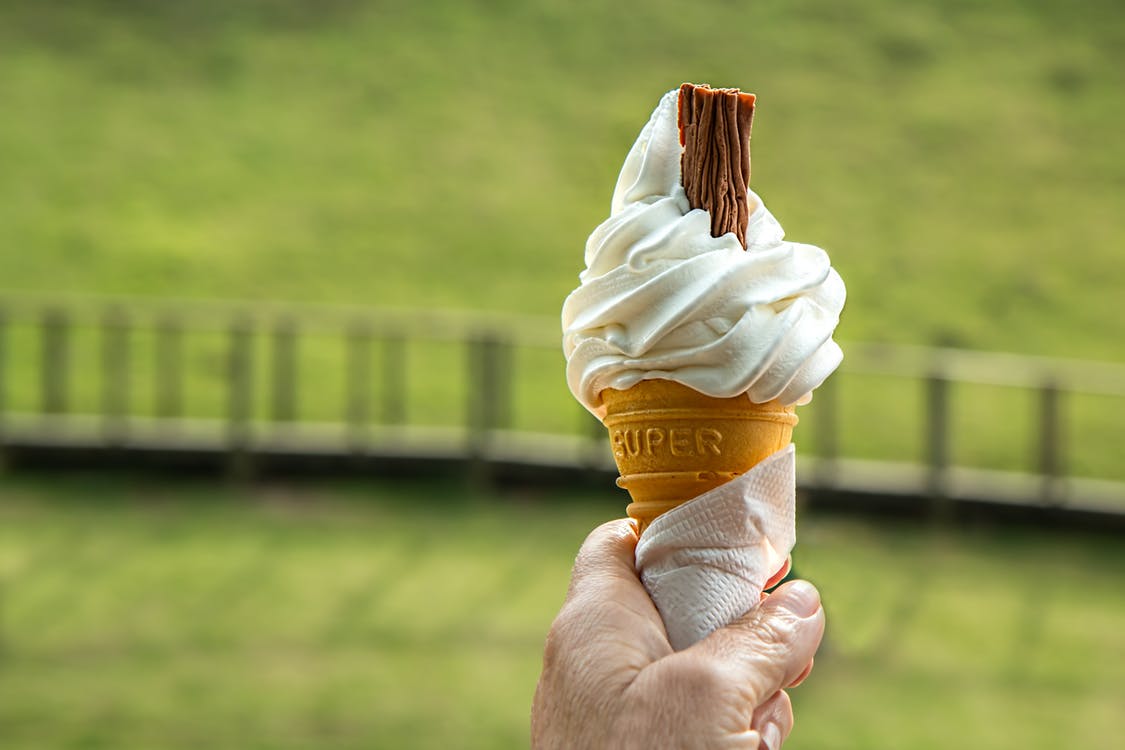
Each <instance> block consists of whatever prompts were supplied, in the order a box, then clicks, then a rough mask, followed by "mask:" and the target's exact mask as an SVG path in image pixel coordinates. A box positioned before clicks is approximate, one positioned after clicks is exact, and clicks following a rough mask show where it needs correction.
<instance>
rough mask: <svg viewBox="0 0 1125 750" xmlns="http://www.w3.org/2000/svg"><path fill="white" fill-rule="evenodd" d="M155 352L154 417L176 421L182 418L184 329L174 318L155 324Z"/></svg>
mask: <svg viewBox="0 0 1125 750" xmlns="http://www.w3.org/2000/svg"><path fill="white" fill-rule="evenodd" d="M155 349H156V363H155V364H156V370H155V375H156V384H155V385H156V388H155V396H156V403H155V404H154V406H155V412H156V416H157V417H161V418H163V419H178V418H179V417H181V416H182V415H183V411H182V410H183V329H182V326H181V325H180V321H179V320H178V319H177V317H176V316H175V315H173V314H171V313H168V314H165V315H163V316H161V318H160V319H159V320H158V321H157V323H156V341H155Z"/></svg>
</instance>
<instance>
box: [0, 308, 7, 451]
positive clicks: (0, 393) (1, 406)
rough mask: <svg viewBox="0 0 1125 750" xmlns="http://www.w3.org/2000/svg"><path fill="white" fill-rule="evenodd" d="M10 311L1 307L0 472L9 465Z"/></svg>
mask: <svg viewBox="0 0 1125 750" xmlns="http://www.w3.org/2000/svg"><path fill="white" fill-rule="evenodd" d="M7 347H8V311H7V310H5V309H4V308H2V307H0V473H3V471H4V469H5V468H6V467H7V465H8V457H7V450H6V446H7V443H8V437H7V424H6V418H5V414H6V413H7V410H8V379H7V376H8V364H7V363H8V348H7Z"/></svg>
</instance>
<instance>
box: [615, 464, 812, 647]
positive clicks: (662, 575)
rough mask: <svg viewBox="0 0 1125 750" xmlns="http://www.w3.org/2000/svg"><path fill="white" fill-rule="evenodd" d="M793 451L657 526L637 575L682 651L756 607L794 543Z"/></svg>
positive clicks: (643, 548)
mask: <svg viewBox="0 0 1125 750" xmlns="http://www.w3.org/2000/svg"><path fill="white" fill-rule="evenodd" d="M795 481H796V458H795V452H794V449H793V446H792V445H789V446H787V447H786V448H784V449H782V450H780V451H778V452H777V453H775V454H773V455H772V456H770V457H769V458H767V459H766V460H764V461H762V462H761V463H759V464H758V465H757V466H755V467H753V468H752V469H750V471H748V472H746V473H745V474H743V475H741V476H739V477H736V478H735V479H733V480H732V481H730V482H727V483H726V484H724V485H722V486H721V487H717V488H715V489H713V490H711V491H710V492H706V493H704V494H702V495H700V496H699V497H697V498H695V499H693V500H691V501H689V502H687V503H684V504H683V505H681V506H679V507H677V508H674V509H672V510H670V511H668V512H667V513H665V514H664V515H662V516H660V517H659V518H657V519H656V520H655V521H653V522H652V524H651V525H650V526H649V527H648V528H647V529H645V531H644V533H643V534H641V538H640V541H638V543H637V571H638V572H639V573H640V576H641V581H642V582H644V585H645V588H646V589H648V593H649V595H650V596H651V597H652V599H653V601H654V602H656V608H657V609H658V610H659V611H660V616H661V617H662V618H663V619H664V626H665V628H666V629H667V631H668V639H669V640H670V641H671V643H672V647H673V648H675V649H676V650H677V651H679V650H681V649H684V648H687V647H688V646H690V645H691V644H693V643H695V642H696V641H699V640H702V639H703V638H705V637H706V636H708V635H709V634H710V633H712V632H713V631H715V630H718V629H719V628H721V627H723V626H724V625H727V624H728V623H730V622H732V621H733V620H735V619H737V618H738V617H740V616H742V615H743V614H745V613H746V612H748V611H749V610H750V609H752V608H753V607H756V606H757V605H758V602H759V600H760V598H761V593H762V589H763V588H764V587H765V584H766V581H768V580H769V578H770V576H772V575H773V574H774V573H776V572H777V571H778V570H780V569H781V566H782V565H783V564H784V563H785V560H786V558H787V557H788V556H789V552H790V551H791V550H792V549H793V544H794V543H795V541H796V527H795V524H794V520H795V505H796V493H795Z"/></svg>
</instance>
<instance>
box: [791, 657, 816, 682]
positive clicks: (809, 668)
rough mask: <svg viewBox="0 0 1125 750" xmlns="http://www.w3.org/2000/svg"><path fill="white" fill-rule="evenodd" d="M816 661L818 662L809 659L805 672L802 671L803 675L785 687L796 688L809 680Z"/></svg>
mask: <svg viewBox="0 0 1125 750" xmlns="http://www.w3.org/2000/svg"><path fill="white" fill-rule="evenodd" d="M815 661H816V659H809V663H808V664H807V665H806V666H805V668H804V669H803V670H801V674H799V675H797V679H795V680H793V681H792V682H790V683H789V684H788V685H786V686H785V687H787V688H795V687H797V686H798V685H800V684H801V683H802V682H804V681H805V680H807V679H808V677H809V675H810V674H812V668H813V663H814V662H815Z"/></svg>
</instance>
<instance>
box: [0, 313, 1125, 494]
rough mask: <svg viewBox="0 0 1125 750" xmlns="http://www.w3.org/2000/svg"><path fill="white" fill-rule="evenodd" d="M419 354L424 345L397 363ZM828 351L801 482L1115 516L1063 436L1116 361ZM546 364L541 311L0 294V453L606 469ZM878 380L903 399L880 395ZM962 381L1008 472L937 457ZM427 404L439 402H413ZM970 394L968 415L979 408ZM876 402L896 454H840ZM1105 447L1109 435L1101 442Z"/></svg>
mask: <svg viewBox="0 0 1125 750" xmlns="http://www.w3.org/2000/svg"><path fill="white" fill-rule="evenodd" d="M204 343H205V344H206V346H203V344H204ZM434 346H439V347H441V348H442V349H441V356H438V355H437V354H436V353H435V354H434V356H433V357H432V358H427V356H422V355H419V354H418V353H417V352H418V351H419V350H420V349H424V348H425V347H434ZM434 351H435V352H436V351H437V350H436V349H435V350H434ZM845 351H846V352H847V358H846V361H845V365H844V366H843V367H842V369H841V372H840V373H839V374H837V375H836V376H834V377H833V378H832V379H830V380H829V381H828V383H826V384H825V385H824V386H823V387H821V388H820V389H818V391H817V393H816V398H815V399H814V402H813V404H812V405H810V406H809V407H806V408H804V409H802V410H801V412H802V422H803V424H802V426H801V427H800V428H799V430H801V432H800V435H801V436H802V440H801V441H800V443H799V453H800V456H801V458H800V461H801V471H800V477H801V482H802V485H803V486H805V487H806V488H807V489H810V490H813V491H821V492H825V493H844V494H847V493H860V494H864V493H866V494H876V495H878V494H882V495H893V496H899V497H910V496H914V497H924V498H928V499H930V500H931V501H933V502H934V503H935V504H936V505H937V506H938V507H940V506H941V505H942V502H943V501H944V500H948V499H953V500H957V499H961V500H972V501H976V500H980V501H984V502H994V503H1006V504H1014V505H1035V506H1046V507H1054V508H1058V507H1066V508H1070V509H1076V510H1082V511H1089V512H1098V513H1110V514H1122V513H1125V482H1123V481H1122V480H1123V479H1125V470H1120V469H1121V467H1118V466H1117V465H1116V463H1115V460H1114V459H1113V458H1112V455H1111V457H1110V458H1108V459H1106V458H1105V446H1104V445H1101V446H1100V447H1101V449H1102V456H1103V458H1102V459H1101V460H1102V463H1101V464H1100V465H1099V466H1095V469H1097V470H1099V471H1100V472H1101V474H1102V475H1101V476H1099V475H1097V474H1096V473H1095V474H1093V475H1090V476H1075V475H1074V473H1073V472H1072V471H1071V470H1070V467H1071V466H1072V464H1073V463H1074V462H1073V459H1074V457H1075V451H1076V450H1085V449H1084V448H1081V447H1076V444H1075V440H1074V438H1075V436H1076V434H1077V433H1078V432H1080V431H1083V430H1085V425H1079V426H1078V428H1079V429H1075V427H1076V426H1075V423H1074V417H1073V414H1072V413H1071V411H1070V407H1071V404H1072V402H1073V401H1074V400H1075V399H1086V400H1087V401H1089V400H1090V399H1094V400H1095V402H1096V404H1095V406H1094V407H1092V408H1093V410H1094V412H1095V413H1094V416H1093V417H1091V419H1094V421H1096V422H1098V424H1100V425H1101V429H1103V430H1112V429H1114V428H1116V427H1120V426H1121V425H1122V424H1123V423H1125V420H1123V419H1122V417H1125V409H1122V405H1123V404H1125V366H1122V365H1118V364H1108V363H1094V362H1076V361H1064V360H1054V359H1046V358H1037V357H1025V356H1017V355H1002V354H995V353H985V352H971V351H963V350H952V349H934V348H925V347H909V346H889V345H876V344H862V343H855V342H851V343H845ZM531 360H535V362H534V364H531V365H529V364H528V363H529V361H531ZM310 361H313V362H319V363H320V364H319V365H318V366H316V367H311V368H310V365H309V362H310ZM200 362H203V363H205V365H206V367H204V368H203V370H200V369H199V367H197V366H196V365H198V364H199V363H200ZM193 368H194V369H193ZM562 370H563V360H562V355H561V352H560V351H559V343H558V332H557V329H556V323H555V321H552V320H541V319H531V318H525V317H508V316H488V315H481V314H469V313H458V314H452V313H434V312H419V311H394V310H377V309H362V308H343V307H316V306H306V307H293V306H289V307H279V306H268V305H259V306H255V307H249V306H244V305H233V304H219V303H200V302H157V301H143V300H105V299H78V300H68V301H66V302H56V301H50V300H43V299H32V298H27V297H10V298H9V299H7V300H3V299H0V460H3V459H5V458H6V460H7V462H8V463H11V464H19V463H22V462H25V461H27V460H30V459H29V457H31V458H34V457H37V456H38V457H43V456H48V457H50V456H54V457H55V458H57V459H59V460H61V461H62V463H63V464H64V465H65V463H66V460H65V459H66V458H67V457H71V458H73V457H75V456H81V455H86V456H88V457H90V458H91V460H92V461H94V462H95V463H96V462H102V461H105V460H107V459H108V458H109V457H116V458H117V459H118V460H125V461H126V462H129V461H133V462H136V461H141V460H148V459H149V458H152V457H153V456H155V455H157V454H166V455H181V456H186V455H193V456H196V457H199V456H210V457H212V458H214V459H217V460H221V461H223V462H225V463H226V464H228V465H230V466H232V467H243V469H245V468H246V467H247V466H252V465H254V464H255V463H259V464H260V463H263V462H268V459H270V458H271V457H272V458H273V459H275V460H274V464H273V465H274V466H275V467H276V466H278V465H280V466H281V468H284V467H285V465H286V463H287V462H288V463H290V464H292V465H296V464H298V463H300V462H301V460H302V459H307V458H310V457H315V458H318V459H327V458H332V457H337V458H348V459H353V460H354V459H355V458H356V457H370V458H377V459H384V460H390V459H395V458H398V459H403V460H415V461H418V462H422V463H425V462H429V465H437V464H436V463H434V462H440V461H446V462H462V463H467V464H468V465H470V466H473V467H476V469H475V470H477V471H487V469H488V467H489V466H493V467H495V466H501V465H503V466H522V467H524V468H525V469H527V470H528V472H530V473H532V474H534V473H536V472H539V473H543V472H547V473H549V472H557V471H580V472H587V473H589V472H593V473H595V474H597V475H598V476H599V477H603V476H608V475H612V473H613V472H612V462H611V461H610V456H609V450H608V446H607V442H606V438H605V434H604V431H603V430H602V428H601V426H600V425H599V424H598V423H597V421H596V420H594V419H593V418H592V417H590V416H589V415H587V414H585V412H584V411H582V410H580V409H579V408H578V407H577V406H575V405H574V403H573V400H572V399H570V397H569V394H568V393H567V392H566V389H565V385H564V384H563V382H562ZM419 373H421V374H422V375H423V376H424V377H420V375H419ZM888 379H890V380H895V381H901V382H904V383H910V384H911V385H910V388H914V389H916V390H917V391H918V394H917V395H916V396H910V397H904V398H903V399H902V404H900V405H899V406H895V405H894V404H893V403H891V404H884V403H883V401H884V399H883V398H882V396H881V393H882V392H883V391H884V390H885V388H886V386H885V385H880V383H884V384H885V383H886V382H887V381H888ZM865 380H866V381H875V382H871V383H868V384H867V385H866V386H863V385H862V383H863V382H864V381H865ZM423 381H424V382H423ZM974 386H983V387H985V388H991V389H996V388H1001V389H1014V390H1018V391H1020V392H1021V393H1024V394H1028V395H1030V396H1031V397H1030V399H1029V400H1026V399H1025V400H1026V401H1027V403H1028V404H1029V412H1030V413H1029V414H1024V415H1022V416H1021V417H1019V422H1020V425H1021V426H1020V427H1019V428H1018V429H1015V430H1009V431H1008V432H1007V433H1001V434H1000V437H998V438H996V440H997V442H1004V441H1007V442H1011V441H1012V440H1013V439H1018V440H1023V441H1025V442H1026V449H1027V450H1026V456H1024V458H1025V459H1026V460H1023V459H1021V461H1022V465H1020V466H1015V467H1012V466H1008V467H1003V466H1001V467H996V466H992V467H989V466H972V465H966V462H965V461H964V460H962V459H963V456H958V455H957V451H955V450H953V447H954V446H957V445H960V444H961V442H962V441H963V440H964V439H965V435H964V433H970V434H969V437H973V436H972V435H971V433H973V432H974V431H975V430H976V428H973V427H972V426H970V427H969V428H968V429H965V428H963V427H962V428H959V427H958V424H957V421H958V420H957V418H956V414H957V411H956V408H955V407H956V405H957V404H958V393H959V392H960V391H961V390H963V389H965V388H966V387H974ZM895 387H897V386H895ZM903 392H904V393H905V392H906V391H903ZM518 393H523V394H524V396H523V397H522V401H521V406H520V408H519V409H517V408H516V406H515V403H516V401H517V400H518V399H517V398H516V396H517V394H518ZM434 394H437V395H438V396H440V399H441V401H442V404H443V405H442V406H441V408H436V407H432V406H430V407H429V408H428V410H427V408H421V409H420V406H421V407H425V405H426V404H429V403H430V401H431V396H433V395H434ZM976 399H977V402H978V403H979V405H980V408H979V409H977V410H978V411H987V408H988V407H990V401H991V400H994V399H992V398H991V397H989V396H987V395H986V396H977V397H976ZM458 401H459V403H458ZM860 402H862V404H860ZM1091 403H1093V402H1091ZM874 404H882V405H883V407H884V411H883V413H882V414H881V415H879V416H876V417H873V418H872V419H873V420H874V422H872V423H871V424H870V426H871V427H873V426H874V423H875V422H878V423H879V424H887V423H889V426H887V427H886V428H885V432H886V433H887V435H888V437H887V440H886V441H885V444H884V448H885V449H886V450H885V451H883V452H885V453H888V454H897V455H880V451H881V450H883V449H881V448H880V447H879V445H877V444H873V445H861V446H859V448H858V449H856V448H855V446H854V445H852V444H851V443H854V442H855V441H854V440H853V438H854V436H855V435H861V436H862V435H866V433H867V432H868V431H869V430H868V427H865V426H864V424H861V423H862V422H864V420H867V419H868V414H869V413H870V408H869V407H870V405H874ZM1090 409H1091V407H1090V406H1089V404H1088V405H1087V411H1090ZM421 412H426V413H425V414H424V415H422V414H421ZM517 412H518V413H517ZM542 415H547V416H542ZM1009 418H1010V417H1009V416H1007V415H1005V416H1003V418H1002V419H1001V420H1000V421H1003V420H1007V419H1009ZM996 421H997V420H993V421H992V422H989V420H987V419H984V420H980V424H986V423H987V424H993V423H996ZM959 429H960V432H959ZM872 431H873V430H872ZM975 439H977V442H978V443H980V444H981V445H987V440H983V439H982V438H980V436H977V437H976V438H975ZM982 440H983V442H982ZM1122 440H1125V432H1121V433H1117V434H1116V436H1114V435H1113V434H1112V433H1111V432H1107V433H1105V434H1103V435H1101V442H1103V443H1104V442H1106V441H1108V442H1110V443H1111V444H1113V445H1122V444H1125V443H1122V442H1121V441H1122ZM849 441H850V442H849ZM900 441H905V442H910V443H912V444H913V445H914V448H912V449H911V450H913V453H914V454H913V455H905V454H904V451H903V450H899V446H898V445H897V443H899V442H900ZM906 453H907V454H908V453H910V451H906ZM1009 453H1011V451H1009ZM1081 455H1085V454H1084V453H1083V454H1081ZM1005 460H1007V461H1008V462H1009V463H1011V458H1010V457H1009V458H1008V459H1005Z"/></svg>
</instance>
